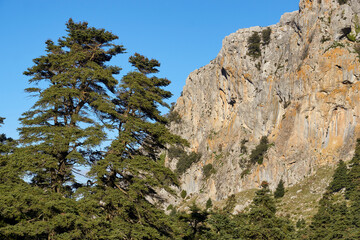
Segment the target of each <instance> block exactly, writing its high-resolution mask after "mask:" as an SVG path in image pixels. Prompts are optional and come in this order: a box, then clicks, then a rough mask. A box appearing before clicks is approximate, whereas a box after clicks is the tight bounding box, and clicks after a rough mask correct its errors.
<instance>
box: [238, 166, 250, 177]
mask: <svg viewBox="0 0 360 240" xmlns="http://www.w3.org/2000/svg"><path fill="white" fill-rule="evenodd" d="M249 174H250V168H245V169H244V170H243V171H242V172H241V174H240V177H241V178H244V177H245V176H246V175H249Z"/></svg>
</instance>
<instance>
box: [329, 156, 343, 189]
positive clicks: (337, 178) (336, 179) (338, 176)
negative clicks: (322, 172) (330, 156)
mask: <svg viewBox="0 0 360 240" xmlns="http://www.w3.org/2000/svg"><path fill="white" fill-rule="evenodd" d="M347 185H348V177H347V167H346V164H345V163H344V161H343V160H340V162H339V163H338V166H337V168H336V170H335V173H334V175H333V180H332V181H331V183H330V185H329V187H328V189H329V191H330V192H333V193H334V192H338V191H340V190H341V189H343V188H345V187H346V186H347Z"/></svg>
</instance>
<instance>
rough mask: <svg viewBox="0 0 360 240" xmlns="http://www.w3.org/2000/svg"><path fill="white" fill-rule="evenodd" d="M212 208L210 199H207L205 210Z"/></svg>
mask: <svg viewBox="0 0 360 240" xmlns="http://www.w3.org/2000/svg"><path fill="white" fill-rule="evenodd" d="M212 206H213V204H212V201H211V198H209V199H208V200H207V201H206V209H209V208H212Z"/></svg>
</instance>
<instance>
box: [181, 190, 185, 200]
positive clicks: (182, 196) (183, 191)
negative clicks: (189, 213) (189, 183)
mask: <svg viewBox="0 0 360 240" xmlns="http://www.w3.org/2000/svg"><path fill="white" fill-rule="evenodd" d="M186 195H187V192H186V191H185V190H182V191H181V193H180V197H181V198H183V199H185V198H186Z"/></svg>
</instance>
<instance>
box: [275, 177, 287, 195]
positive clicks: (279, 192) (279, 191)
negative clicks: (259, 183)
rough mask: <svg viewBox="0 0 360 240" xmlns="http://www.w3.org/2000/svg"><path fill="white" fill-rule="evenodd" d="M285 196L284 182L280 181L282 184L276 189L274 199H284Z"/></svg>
mask: <svg viewBox="0 0 360 240" xmlns="http://www.w3.org/2000/svg"><path fill="white" fill-rule="evenodd" d="M284 195H285V188H284V181H283V180H282V179H280V182H279V184H278V185H277V187H276V189H275V192H274V197H275V198H282V197H283V196H284Z"/></svg>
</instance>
